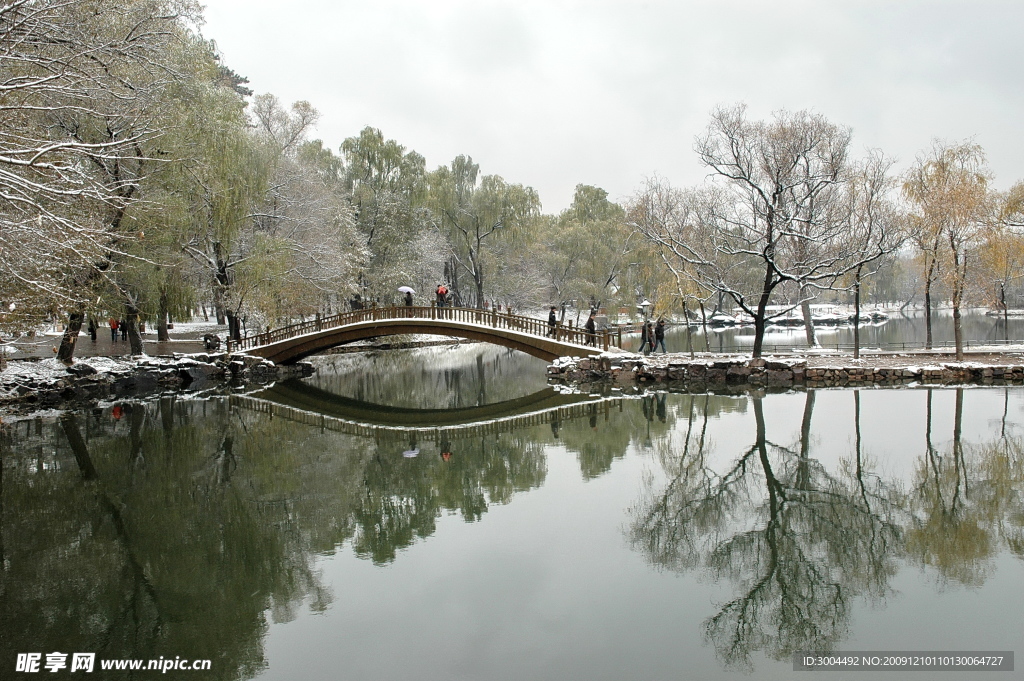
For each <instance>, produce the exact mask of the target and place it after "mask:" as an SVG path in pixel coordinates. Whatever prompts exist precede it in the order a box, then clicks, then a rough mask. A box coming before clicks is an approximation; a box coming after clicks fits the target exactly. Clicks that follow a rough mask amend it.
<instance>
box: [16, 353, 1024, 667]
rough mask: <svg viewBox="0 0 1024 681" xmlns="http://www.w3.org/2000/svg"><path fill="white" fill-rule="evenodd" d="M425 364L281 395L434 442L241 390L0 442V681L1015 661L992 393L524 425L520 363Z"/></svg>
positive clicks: (1022, 412)
mask: <svg viewBox="0 0 1024 681" xmlns="http://www.w3.org/2000/svg"><path fill="white" fill-rule="evenodd" d="M460 353H461V356H456V355H459V354H460ZM456 355H445V357H446V358H447V362H438V361H437V358H436V355H435V353H434V352H433V351H431V352H429V353H422V352H420V351H407V352H405V353H404V354H402V355H389V356H388V357H387V358H385V357H382V356H377V357H371V358H367V359H364V360H362V361H361V362H362V363H360V361H356V360H353V359H352V358H347V359H345V360H344V361H343V363H342V364H338V365H337V366H336V367H335V370H333V371H332V370H331V369H330V368H325V369H324V370H322V371H321V373H319V374H318V375H317V376H316V377H314V378H313V379H311V380H309V381H307V384H308V385H305V386H304V385H299V384H291V385H289V386H282V389H284V388H287V390H288V391H289V392H288V393H287V394H288V395H289V396H290V397H289V399H291V400H306V399H312V398H310V395H312V396H314V397H315V398H316V399H321V400H323V401H324V403H325V404H327V403H328V402H330V398H327V397H324V394H325V393H326V394H328V395H334V396H336V397H338V398H339V399H341V400H342V402H339V404H343V405H344V408H345V409H350V408H352V405H351V404H350V402H356V403H361V404H363V405H378V406H379V405H385V406H391V407H393V408H395V409H396V410H398V411H397V412H396V414H398V415H399V416H401V417H402V418H407V417H408V418H412V417H410V416H409V414H410V413H413V414H415V412H420V411H431V410H436V409H437V408H438V406H439V405H444V406H446V407H449V406H450V407H451V411H452V412H455V413H459V414H461V416H459V417H458V418H455V417H453V418H451V419H449V421H448V423H447V425H444V426H443V427H437V426H436V425H435V426H430V425H412V426H409V425H401V424H399V425H394V424H391V425H389V421H388V418H384V417H382V418H379V419H377V422H373V423H370V422H367V423H364V424H359V423H358V422H356V421H355V420H353V419H352V418H350V415H351V413H352V412H347V411H343V412H337V411H336V412H332V411H331V409H335V410H337V409H341V407H338V406H337V404H334V405H333V406H332V407H330V408H328V407H325V408H324V410H323V411H322V412H319V413H317V412H315V410H311V409H308V408H304V409H296V408H295V407H294V405H293V404H290V403H286V401H279V402H274V401H273V400H272V398H273V391H270V392H268V393H263V394H261V395H255V396H252V397H217V398H211V399H205V400H201V399H185V398H182V397H173V398H172V397H168V398H164V399H161V400H155V401H151V402H145V403H125V404H119V405H116V406H115V405H112V406H108V407H105V408H102V409H96V410H92V411H88V412H81V413H70V414H65V415H64V416H62V417H60V418H53V419H48V418H42V419H29V420H23V421H18V422H15V423H10V424H7V426H6V430H5V435H4V439H3V450H2V451H3V468H2V472H3V477H2V490H0V501H2V507H0V513H2V517H0V528H2V534H0V553H2V556H3V566H4V569H3V589H2V591H0V606H2V607H0V631H2V632H3V635H2V636H0V651H2V652H0V664H3V665H5V667H4V678H7V677H8V675H9V674H10V670H12V669H13V659H14V656H15V654H16V653H17V652H26V651H39V652H50V651H54V650H57V651H83V652H96V653H97V654H98V656H99V657H107V658H156V657H159V656H161V655H162V656H165V657H173V656H175V655H180V656H183V657H190V658H210V659H211V660H213V670H212V671H211V672H208V673H199V672H194V673H190V674H189V675H188V678H197V679H198V678H211V679H212V678H216V679H249V678H259V679H268V680H270V679H274V680H276V679H296V678H303V679H337V678H359V679H408V678H416V679H524V678H531V679H532V678H568V679H624V678H629V679H678V678H733V677H735V678H758V679H761V678H767V679H791V678H794V673H793V672H792V663H791V653H792V652H793V651H796V650H801V649H805V648H814V649H818V650H894V649H901V650H914V649H917V650H943V649H946V650H966V649H979V650H1024V646H1022V645H1021V643H1022V638H1024V608H1022V605H1024V604H1022V603H1021V601H1022V596H1021V589H1020V584H1021V583H1022V578H1024V566H1022V562H1021V557H1022V555H1024V479H1022V478H1024V474H1022V471H1024V468H1022V464H1024V460H1022V459H1024V440H1022V437H1024V390H1022V389H1020V388H973V389H920V388H919V389H914V388H909V389H907V388H905V389H888V390H885V389H865V390H859V391H852V390H818V391H811V392H790V393H783V394H768V395H764V394H759V393H753V394H749V395H739V396H726V395H705V394H701V395H678V394H668V393H656V394H651V395H648V396H645V397H642V398H635V399H624V398H616V397H614V396H613V397H611V398H602V397H600V396H594V397H589V396H578V397H577V398H576V401H575V402H564V403H563V402H559V403H557V404H554V403H544V404H546V405H547V406H544V407H542V408H540V409H531V408H529V407H525V408H520V407H521V406H522V403H521V401H522V400H524V399H527V398H528V399H535V398H533V397H532V396H534V395H536V394H537V393H538V392H543V391H544V390H546V388H545V387H544V382H543V370H544V364H543V363H542V362H537V361H535V360H532V359H529V358H526V357H524V356H517V355H508V354H507V353H505V351H503V350H498V349H494V348H489V347H488V346H482V345H478V346H474V348H470V349H467V348H463V349H462V350H459V351H457V353H456ZM418 359H423V360H424V361H425V362H426V363H427V364H426V365H423V366H421V365H418V364H417V360H418ZM327 361H330V360H327ZM430 363H433V364H432V365H431V364H430ZM481 366H482V367H483V370H482V371H481V369H480V367H481ZM447 386H456V387H455V388H451V387H447ZM453 390H454V391H455V392H457V393H458V395H453V394H452V391H453ZM304 391H305V392H304ZM318 391H319V392H318ZM536 399H540V398H536ZM544 399H551V398H550V397H544ZM346 400H347V401H346ZM314 401H315V400H314ZM517 401H519V402H517ZM506 403H507V404H519V405H520V407H512V408H510V409H509V410H508V413H507V414H506V415H505V416H501V415H496V414H495V413H488V414H486V415H485V417H484V418H480V419H476V417H475V416H474V414H478V413H479V412H477V411H474V410H479V409H489V408H492V407H494V408H499V407H495V405H502V404H506ZM552 404H554V406H552ZM305 406H307V407H308V406H309V405H305ZM499 411H500V408H499ZM396 418H397V417H396ZM357 426H358V428H357ZM353 433H356V434H353ZM411 453H414V455H410V454H411ZM751 672H753V673H754V676H753V677H750V676H748V674H750V673H751ZM805 675H807V673H802V674H801V675H800V677H801V678H803V677H804V676H805ZM809 675H810V676H811V677H815V676H821V675H820V674H809ZM950 676H951V678H952V677H955V678H965V677H967V678H970V675H963V674H956V675H950ZM976 676H977V677H978V678H994V677H991V675H987V676H986V675H981V674H978V675H976ZM997 676H998V675H997ZM25 678H33V677H32V676H30V675H25ZM182 678H185V676H182ZM824 678H838V677H836V676H834V675H832V676H830V675H827V674H826V675H824ZM857 678H865V679H868V678H886V679H898V678H913V679H920V678H924V677H922V676H921V675H920V674H912V673H908V674H902V675H901V674H899V673H886V674H877V675H872V674H870V673H863V674H860V675H858V676H857Z"/></svg>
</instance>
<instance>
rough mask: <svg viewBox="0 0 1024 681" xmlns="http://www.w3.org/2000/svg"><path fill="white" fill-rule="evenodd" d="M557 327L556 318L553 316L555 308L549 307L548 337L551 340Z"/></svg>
mask: <svg viewBox="0 0 1024 681" xmlns="http://www.w3.org/2000/svg"><path fill="white" fill-rule="evenodd" d="M556 326H558V317H557V316H555V306H554V305H552V306H551V312H548V336H549V337H551V338H554V337H555V327H556Z"/></svg>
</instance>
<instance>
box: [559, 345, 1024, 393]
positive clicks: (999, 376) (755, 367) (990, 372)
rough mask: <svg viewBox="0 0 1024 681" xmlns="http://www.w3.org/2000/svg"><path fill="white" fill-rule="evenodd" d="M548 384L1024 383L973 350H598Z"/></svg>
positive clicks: (1008, 364)
mask: <svg viewBox="0 0 1024 681" xmlns="http://www.w3.org/2000/svg"><path fill="white" fill-rule="evenodd" d="M547 371H548V380H549V382H552V383H560V384H563V385H568V386H577V387H578V386H583V385H595V384H596V385H602V384H607V385H614V386H618V387H649V386H651V385H653V384H659V383H660V384H665V385H666V386H668V387H671V388H673V389H681V390H686V391H696V392H704V391H706V390H708V389H713V388H721V387H725V386H729V387H737V388H741V387H749V388H791V387H808V388H818V387H821V388H826V387H860V386H869V385H877V386H882V387H886V386H901V385H909V384H915V383H919V384H926V385H1024V353H1022V352H1005V353H996V352H985V353H974V354H973V355H971V356H970V359H968V358H967V357H965V361H963V362H956V361H955V358H954V359H953V360H950V359H949V358H948V356H947V355H946V354H944V353H891V354H882V353H878V354H872V355H869V356H867V357H864V356H862V357H861V358H860V359H858V360H854V359H853V358H852V357H849V356H843V355H810V356H779V355H775V356H771V357H760V358H750V357H746V356H738V355H714V354H711V355H708V354H705V355H704V356H697V357H692V358H691V357H690V355H689V353H672V354H664V355H651V356H644V355H639V354H635V353H621V354H613V353H602V354H601V355H598V356H595V357H592V358H578V357H563V358H561V359H559V360H556V361H555V362H553V363H552V364H550V365H549V366H548V370H547Z"/></svg>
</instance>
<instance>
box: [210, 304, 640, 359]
mask: <svg viewBox="0 0 1024 681" xmlns="http://www.w3.org/2000/svg"><path fill="white" fill-rule="evenodd" d="M399 334H432V335H442V336H457V337H460V338H467V339H469V340H479V341H485V342H489V343H494V344H497V345H502V346H505V347H510V348H514V349H516V350H521V351H523V352H526V353H528V354H531V355H533V356H535V357H540V358H541V359H544V360H547V361H551V360H554V359H556V358H558V357H567V356H582V357H586V356H590V355H595V354H598V353H600V352H602V351H606V350H608V349H610V348H619V347H621V346H622V334H621V332H616V333H612V332H611V331H609V330H607V329H606V330H602V331H598V332H597V333H594V334H591V333H588V332H587V330H586V329H584V328H580V327H576V326H572V325H569V326H566V325H562V324H559V325H556V326H555V328H554V330H553V333H552V329H550V328H549V327H548V325H547V322H546V321H544V320H541V319H534V318H533V317H523V316H521V315H513V314H503V313H500V312H497V311H496V310H478V309H475V308H463V307H375V308H370V309H366V310H353V311H352V312H343V313H339V314H336V315H331V316H329V317H318V318H316V319H313V320H310V321H306V322H301V323H298V324H291V325H289V326H284V327H281V328H278V329H271V330H269V331H266V332H264V333H259V334H254V335H251V336H246V337H245V338H242V339H241V340H237V341H228V352H245V353H247V354H250V355H256V356H259V357H264V358H266V359H269V360H272V361H274V362H277V363H280V364H288V363H292V362H296V361H298V360H300V359H302V358H303V357H307V356H309V355H313V354H316V353H318V352H322V351H324V350H326V349H328V348H331V347H336V346H338V345H345V344H347V343H352V342H355V341H359V340H366V339H367V338H374V337H379V336H393V335H399Z"/></svg>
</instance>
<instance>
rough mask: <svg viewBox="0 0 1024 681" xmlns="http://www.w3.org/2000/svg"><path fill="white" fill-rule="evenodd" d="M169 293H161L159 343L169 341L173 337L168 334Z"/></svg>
mask: <svg viewBox="0 0 1024 681" xmlns="http://www.w3.org/2000/svg"><path fill="white" fill-rule="evenodd" d="M167 316H168V314H167V293H166V292H164V291H161V292H160V312H159V313H157V318H156V339H157V340H158V341H169V340H171V335H170V334H169V333H167Z"/></svg>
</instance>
